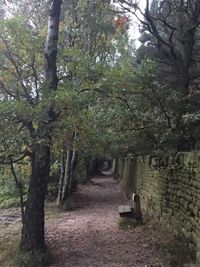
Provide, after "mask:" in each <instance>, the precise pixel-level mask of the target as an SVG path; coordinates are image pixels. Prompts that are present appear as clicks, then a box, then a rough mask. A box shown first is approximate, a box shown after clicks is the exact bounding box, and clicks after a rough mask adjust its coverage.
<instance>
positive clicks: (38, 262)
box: [13, 249, 52, 267]
mask: <svg viewBox="0 0 200 267" xmlns="http://www.w3.org/2000/svg"><path fill="white" fill-rule="evenodd" d="M51 262H52V254H51V253H50V251H49V250H48V249H47V250H45V251H43V250H39V251H38V250H37V251H31V252H24V253H20V252H19V253H18V254H17V255H16V256H15V258H14V261H13V263H14V266H15V267H39V266H49V265H50V263H51Z"/></svg>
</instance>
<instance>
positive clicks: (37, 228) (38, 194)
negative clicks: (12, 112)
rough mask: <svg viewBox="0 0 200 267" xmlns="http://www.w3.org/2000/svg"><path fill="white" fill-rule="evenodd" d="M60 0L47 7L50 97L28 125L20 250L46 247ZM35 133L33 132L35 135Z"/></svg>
mask: <svg viewBox="0 0 200 267" xmlns="http://www.w3.org/2000/svg"><path fill="white" fill-rule="evenodd" d="M61 3H62V1H61V0H53V1H52V3H51V7H50V11H49V20H48V34H47V39H46V44H45V52H44V55H45V84H44V86H45V89H46V91H47V93H46V97H49V98H50V101H49V102H48V103H47V105H45V106H44V109H43V114H42V115H43V116H42V119H41V120H40V121H39V122H38V129H37V132H36V134H35V131H34V130H33V128H32V127H31V133H30V134H31V136H32V138H33V143H32V152H31V153H32V155H31V167H32V173H31V177H30V186H29V191H28V196H27V203H26V210H25V220H24V225H23V229H22V239H21V249H22V251H30V250H41V249H46V245H45V235H44V201H45V194H46V190H47V182H48V177H49V170H50V142H51V130H50V124H51V122H52V121H53V120H54V119H55V116H56V114H55V110H54V102H53V96H54V92H55V90H56V89H57V85H58V77H57V67H56V60H57V42H58V33H59V20H60V11H61ZM34 134H35V136H34Z"/></svg>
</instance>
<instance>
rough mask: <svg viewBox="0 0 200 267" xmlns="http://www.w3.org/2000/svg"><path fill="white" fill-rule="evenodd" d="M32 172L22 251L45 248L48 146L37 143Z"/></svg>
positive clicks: (23, 229)
mask: <svg viewBox="0 0 200 267" xmlns="http://www.w3.org/2000/svg"><path fill="white" fill-rule="evenodd" d="M31 163H32V174H31V177H30V184H29V191H28V196H27V202H26V212H25V218H24V225H23V228H22V236H21V244H20V248H21V250H22V251H30V250H40V249H46V245H45V235H44V201H45V195H46V191H47V182H48V178H49V166H50V147H49V146H48V145H43V144H41V145H40V144H38V145H36V147H35V151H34V152H33V155H32V162H31Z"/></svg>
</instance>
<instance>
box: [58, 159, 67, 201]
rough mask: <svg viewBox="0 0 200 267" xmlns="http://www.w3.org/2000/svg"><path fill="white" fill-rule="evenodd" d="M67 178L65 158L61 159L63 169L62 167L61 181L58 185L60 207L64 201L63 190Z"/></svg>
mask: <svg viewBox="0 0 200 267" xmlns="http://www.w3.org/2000/svg"><path fill="white" fill-rule="evenodd" d="M64 178H65V157H64V156H62V157H61V167H60V179H59V184H58V196H57V201H56V202H57V205H58V206H59V205H60V204H61V201H62V190H63V184H64Z"/></svg>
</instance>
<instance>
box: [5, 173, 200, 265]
mask: <svg viewBox="0 0 200 267" xmlns="http://www.w3.org/2000/svg"><path fill="white" fill-rule="evenodd" d="M93 182H94V183H97V185H92V184H89V185H81V186H79V188H78V190H77V192H75V194H74V196H73V200H71V203H69V206H68V208H71V211H60V210H58V209H57V208H56V207H55V204H51V203H50V204H48V205H47V207H46V240H47V244H48V246H49V247H50V249H51V252H52V253H53V257H54V261H53V264H52V265H51V267H183V266H196V265H189V264H188V265H185V263H186V262H187V261H189V260H190V253H189V251H188V249H187V247H186V246H184V243H183V242H182V243H181V242H179V241H177V240H176V239H175V238H174V237H173V236H172V235H171V234H170V232H168V231H167V229H166V227H165V226H164V227H163V226H161V225H160V223H159V222H158V221H155V220H152V219H149V218H144V224H143V225H138V226H137V227H136V226H135V227H124V228H125V229H123V230H121V229H120V227H119V222H120V218H119V214H118V206H119V205H123V204H127V200H126V199H125V197H124V195H123V193H122V192H121V191H120V189H119V187H118V185H117V182H116V181H115V180H113V178H112V177H109V176H107V177H105V176H104V177H98V178H95V179H93ZM20 231H21V222H20V209H19V208H11V209H6V210H3V209H0V267H11V266H13V264H12V260H13V258H14V257H15V255H16V253H17V247H18V244H19V239H20ZM197 266H198V265H197Z"/></svg>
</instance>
